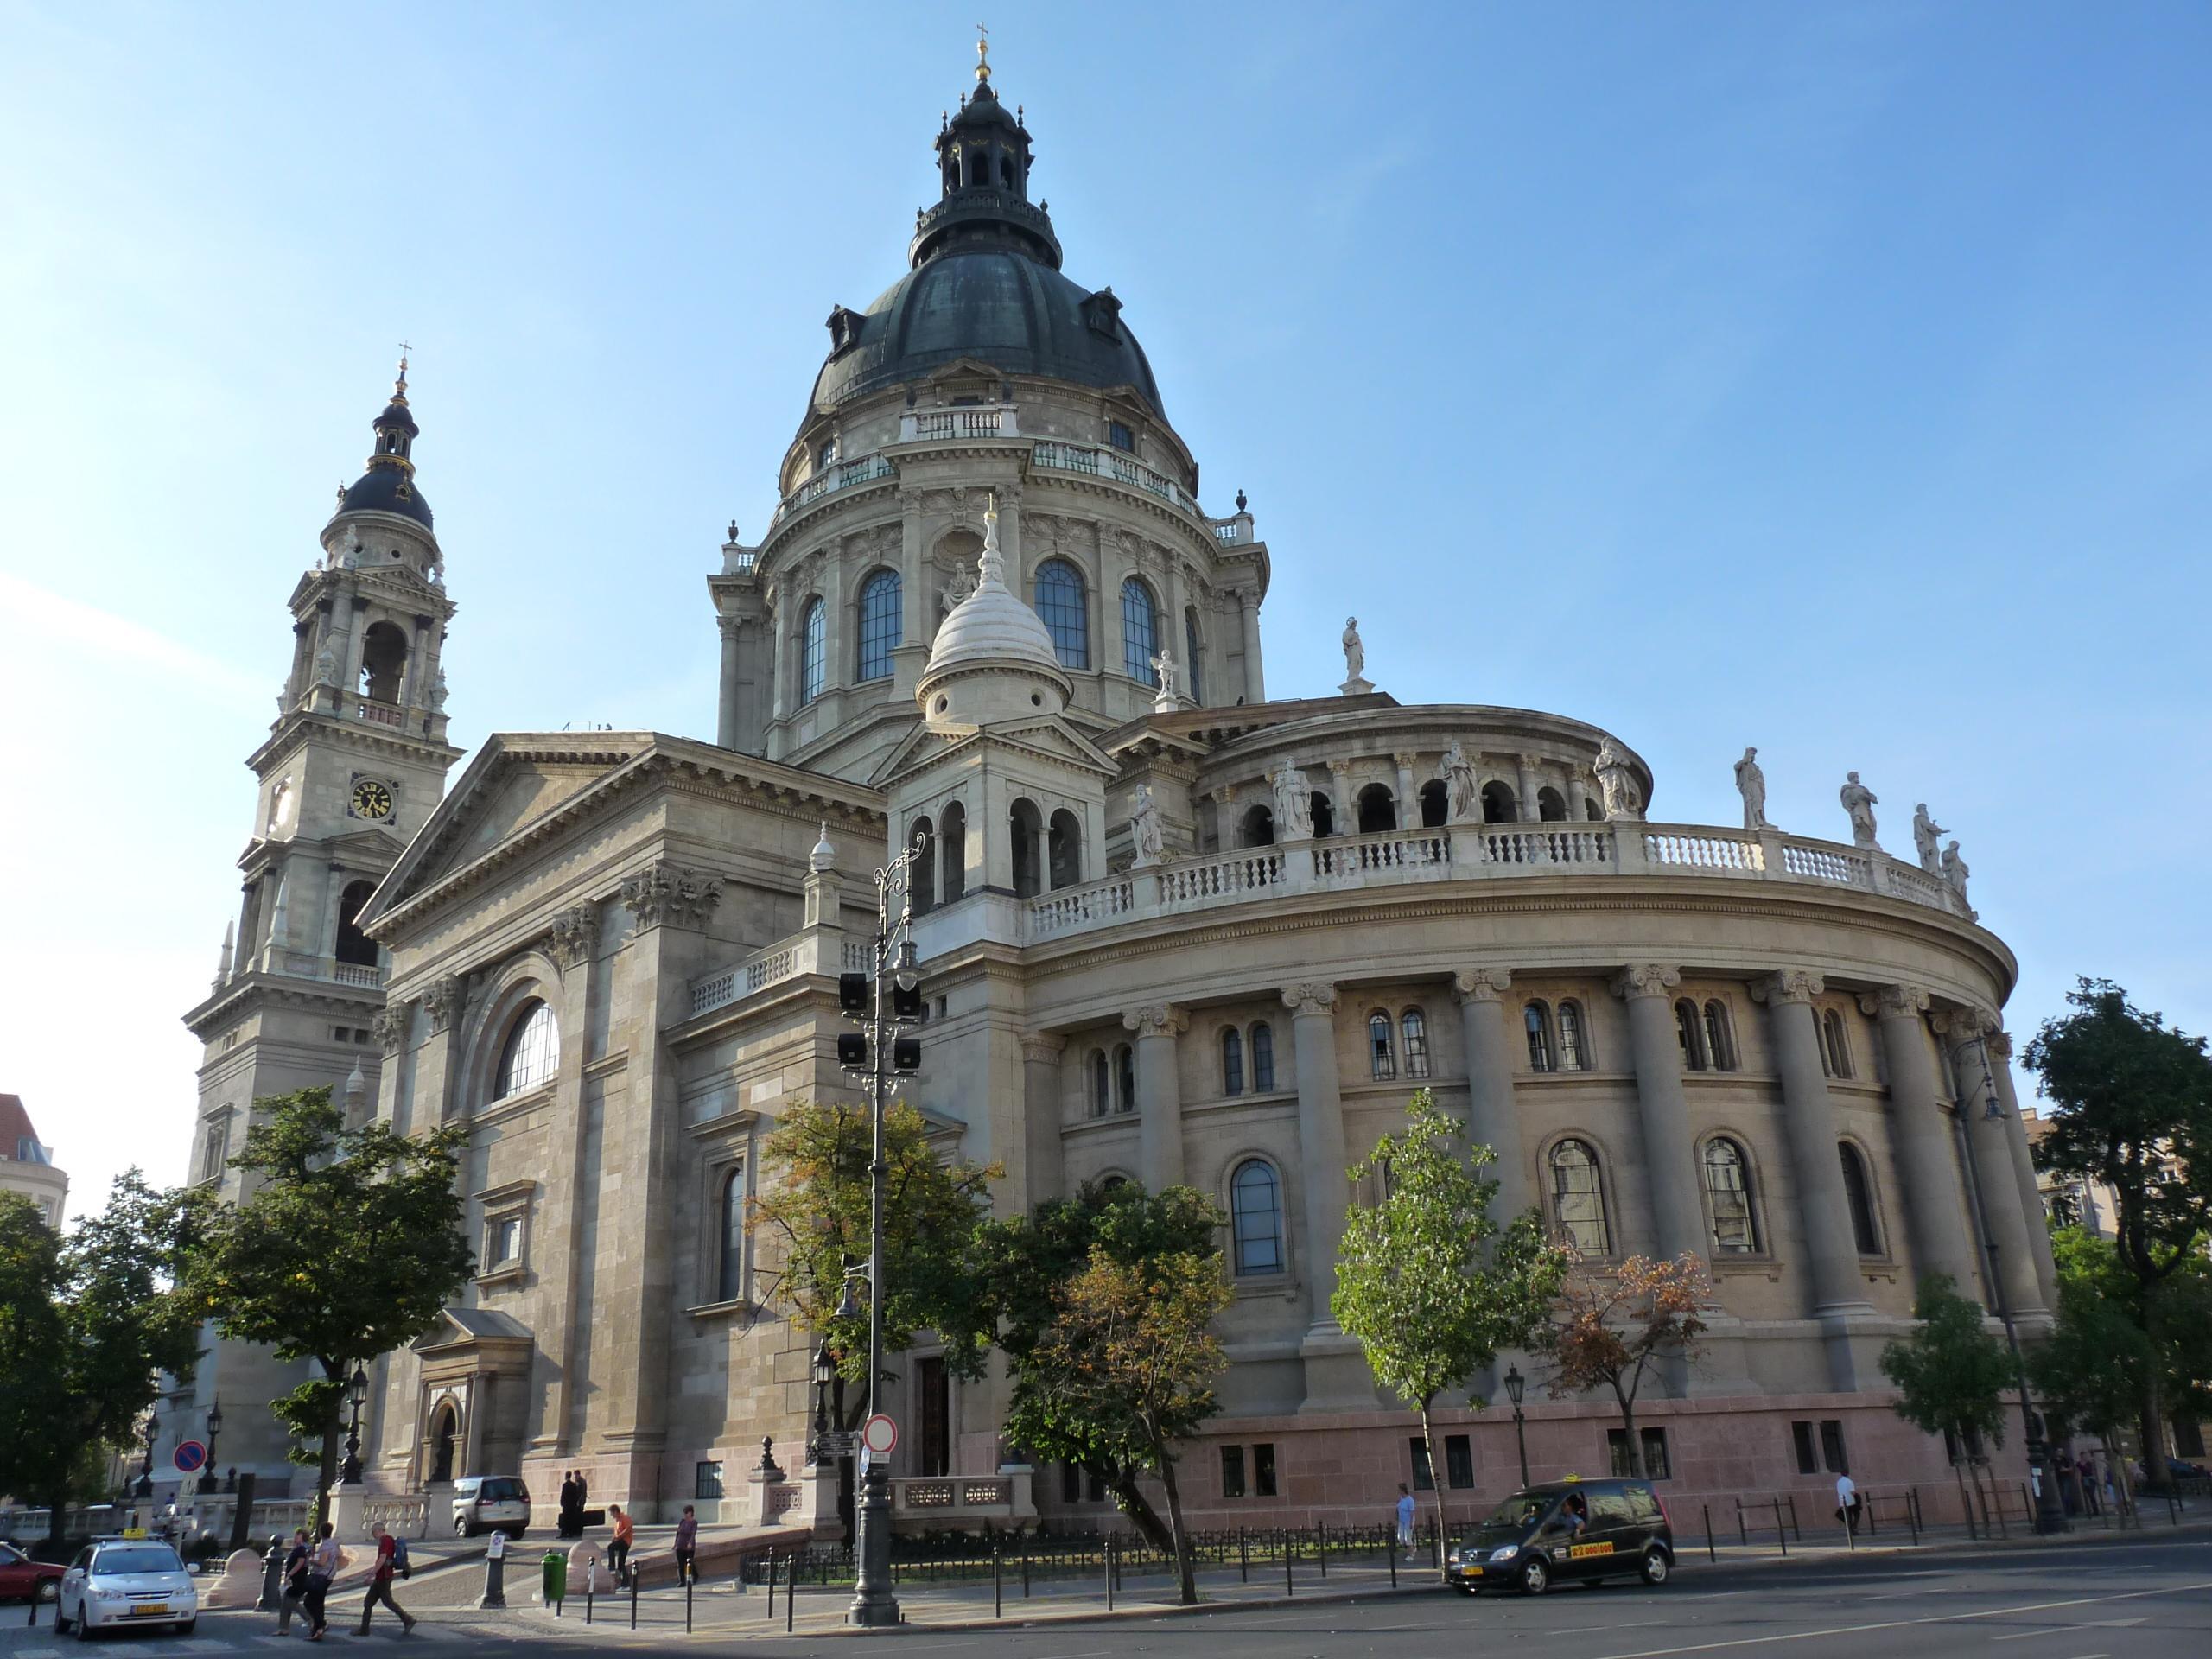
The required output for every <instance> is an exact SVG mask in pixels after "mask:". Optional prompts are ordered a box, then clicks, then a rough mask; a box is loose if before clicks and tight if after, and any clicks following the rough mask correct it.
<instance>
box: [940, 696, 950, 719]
mask: <svg viewBox="0 0 2212 1659" xmlns="http://www.w3.org/2000/svg"><path fill="white" fill-rule="evenodd" d="M950 707H952V699H951V698H950V697H939V698H938V700H937V711H938V713H939V714H940V715H941V714H943V713H944V711H945V710H946V709H950Z"/></svg>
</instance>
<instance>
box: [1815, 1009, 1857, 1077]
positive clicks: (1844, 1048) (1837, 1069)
mask: <svg viewBox="0 0 2212 1659" xmlns="http://www.w3.org/2000/svg"><path fill="white" fill-rule="evenodd" d="M1821 1034H1822V1035H1823V1036H1824V1037H1825V1038H1826V1039H1827V1041H1826V1042H1825V1043H1824V1044H1823V1045H1822V1046H1823V1047H1824V1048H1825V1049H1826V1050H1827V1055H1826V1058H1827V1070H1828V1075H1829V1076H1830V1077H1849V1076H1850V1075H1851V1040H1850V1039H1849V1038H1847V1036H1845V1034H1844V1030H1843V1016H1842V1015H1841V1014H1838V1013H1837V1012H1836V1011H1835V1010H1834V1008H1830V1009H1828V1010H1827V1012H1826V1013H1824V1014H1821Z"/></svg>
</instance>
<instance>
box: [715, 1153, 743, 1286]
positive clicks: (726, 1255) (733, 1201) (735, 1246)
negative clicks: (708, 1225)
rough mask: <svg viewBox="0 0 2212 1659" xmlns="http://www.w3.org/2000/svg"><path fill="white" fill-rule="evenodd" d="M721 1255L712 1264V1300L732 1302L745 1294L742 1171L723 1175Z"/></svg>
mask: <svg viewBox="0 0 2212 1659" xmlns="http://www.w3.org/2000/svg"><path fill="white" fill-rule="evenodd" d="M720 1246H721V1254H720V1257H719V1259H718V1260H717V1261H716V1262H715V1300H717V1301H723V1302H734V1301H735V1300H737V1299H738V1298H739V1297H741V1296H742V1295H744V1294H745V1172H744V1170H742V1169H733V1170H732V1171H730V1173H728V1175H726V1176H724V1177H723V1178H722V1201H721V1241H720Z"/></svg>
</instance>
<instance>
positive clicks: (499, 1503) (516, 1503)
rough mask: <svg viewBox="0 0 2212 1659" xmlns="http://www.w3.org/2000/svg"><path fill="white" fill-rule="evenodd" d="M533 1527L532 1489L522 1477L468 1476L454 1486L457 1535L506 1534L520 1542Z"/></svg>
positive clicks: (463, 1536) (454, 1522)
mask: <svg viewBox="0 0 2212 1659" xmlns="http://www.w3.org/2000/svg"><path fill="white" fill-rule="evenodd" d="M529 1524H530V1488H529V1487H527V1486H525V1485H524V1484H522V1478H521V1477H520V1476H518V1475H464V1476H463V1477H461V1479H459V1480H456V1481H455V1482H454V1484H453V1535H454V1537H456V1538H473V1537H474V1536H475V1535H477V1534H478V1533H480V1532H492V1531H495V1530H496V1531H499V1532H504V1533H505V1534H506V1535H507V1536H508V1537H510V1538H519V1537H521V1536H522V1535H523V1529H524V1528H525V1527H527V1526H528V1525H529Z"/></svg>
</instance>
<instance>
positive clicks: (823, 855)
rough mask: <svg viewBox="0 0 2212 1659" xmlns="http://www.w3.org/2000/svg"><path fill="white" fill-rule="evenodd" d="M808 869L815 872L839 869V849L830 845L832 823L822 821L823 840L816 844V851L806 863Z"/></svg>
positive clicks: (825, 820) (825, 819)
mask: <svg viewBox="0 0 2212 1659" xmlns="http://www.w3.org/2000/svg"><path fill="white" fill-rule="evenodd" d="M806 867H807V868H809V869H810V870H814V871H817V872H819V871H822V870H834V869H836V868H837V849H836V848H835V847H832V846H831V845H830V844H829V820H828V819H827V818H824V819H823V821H822V839H821V840H819V841H817V842H815V843H814V851H813V852H812V853H811V854H810V855H809V856H808V858H807V861H806Z"/></svg>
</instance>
